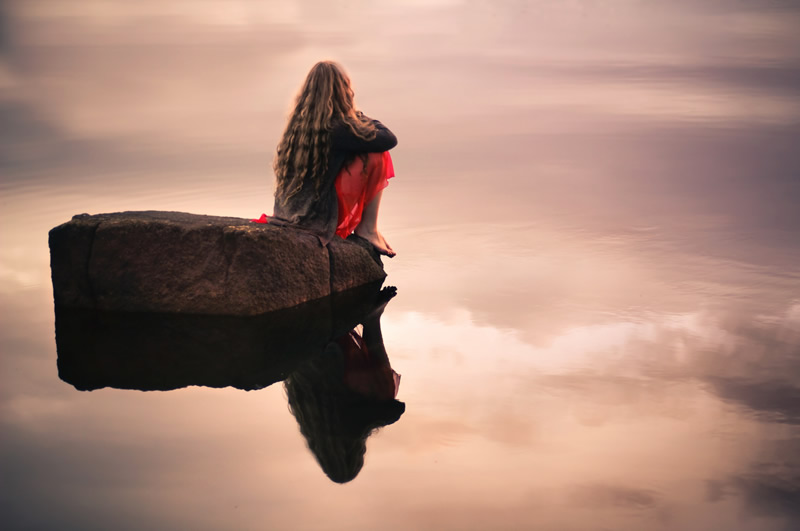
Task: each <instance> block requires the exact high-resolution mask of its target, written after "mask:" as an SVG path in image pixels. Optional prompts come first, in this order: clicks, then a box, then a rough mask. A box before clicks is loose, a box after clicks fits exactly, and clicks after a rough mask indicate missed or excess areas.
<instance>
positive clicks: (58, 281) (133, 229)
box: [50, 211, 386, 315]
mask: <svg viewBox="0 0 800 531" xmlns="http://www.w3.org/2000/svg"><path fill="white" fill-rule="evenodd" d="M50 266H51V270H52V277H53V296H54V299H55V303H56V304H57V305H59V306H63V307H70V308H88V309H97V310H111V311H135V312H181V313H192V314H216V315H258V314H262V313H265V312H269V311H273V310H277V309H281V308H288V307H291V306H295V305H297V304H300V303H303V302H306V301H310V300H314V299H319V298H321V297H325V296H327V295H330V294H331V293H335V292H340V291H344V290H347V289H349V288H353V287H356V286H360V285H364V284H368V283H371V282H374V281H378V280H383V279H384V278H385V276H386V274H385V273H384V271H383V267H382V264H381V262H380V258H379V257H378V255H377V254H376V253H375V252H374V250H373V249H372V247H371V245H369V243H367V242H366V241H364V240H362V239H361V238H358V237H356V236H351V238H349V239H348V240H347V241H345V240H341V239H338V238H337V239H335V241H333V242H331V243H330V244H328V246H322V245H321V244H320V241H319V239H318V238H317V237H316V236H315V235H313V234H311V233H308V232H306V231H303V230H299V229H294V228H290V227H277V226H274V225H271V224H266V225H261V224H256V223H251V222H249V221H248V220H246V219H241V218H229V217H217V216H200V215H195V214H185V213H181V212H154V211H150V212H122V213H116V214H99V215H95V216H90V215H88V214H81V215H78V216H75V217H73V218H72V220H71V221H69V222H67V223H65V224H63V225H59V226H58V227H56V228H54V229H53V230H51V231H50Z"/></svg>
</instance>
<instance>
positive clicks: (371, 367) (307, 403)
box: [285, 288, 405, 483]
mask: <svg viewBox="0 0 800 531" xmlns="http://www.w3.org/2000/svg"><path fill="white" fill-rule="evenodd" d="M394 295H395V290H394V288H386V289H384V290H383V291H381V298H382V300H381V301H379V303H378V305H377V307H376V308H375V310H374V311H373V312H372V313H370V315H368V316H367V317H366V319H365V320H364V323H363V325H364V330H363V337H361V336H359V334H358V333H357V332H356V331H355V330H353V331H351V332H348V333H346V334H344V335H343V336H341V337H339V338H337V339H335V340H334V341H331V342H330V343H329V344H328V346H327V347H326V348H325V351H324V352H323V353H322V355H320V356H317V357H316V358H314V359H312V360H310V361H309V362H307V363H306V364H305V365H303V366H302V367H300V368H299V369H298V370H296V371H295V372H293V373H292V374H291V375H290V376H289V377H288V378H287V379H286V381H285V385H286V394H287V396H288V398H289V409H290V410H291V412H292V413H293V414H294V416H295V417H296V418H297V423H298V424H299V426H300V432H301V433H302V434H303V436H304V437H305V438H306V441H307V442H308V447H309V448H310V449H311V451H312V452H313V454H314V456H315V457H316V458H317V461H318V462H319V464H320V466H321V467H322V469H323V470H324V471H325V473H326V474H327V475H328V477H329V478H331V479H332V480H333V481H336V482H337V483H346V482H348V481H350V480H352V479H353V478H355V477H356V476H357V475H358V473H359V472H360V471H361V468H362V467H363V466H364V454H365V453H366V451H367V445H366V443H367V438H368V437H369V436H370V434H372V432H373V431H375V430H376V429H377V428H380V427H382V426H386V425H389V424H392V423H394V422H396V421H397V420H398V419H399V418H400V416H401V415H402V414H403V412H404V411H405V404H403V403H402V402H399V401H397V400H395V396H396V395H397V388H398V385H399V383H400V375H398V374H397V373H396V372H395V371H393V370H392V367H391V365H390V364H389V358H388V356H387V355H386V350H385V348H384V346H383V338H382V336H381V329H380V316H381V314H382V313H383V309H384V307H385V306H386V303H387V302H388V301H389V299H391V298H392V297H393V296H394Z"/></svg>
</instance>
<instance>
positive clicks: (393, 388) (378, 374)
mask: <svg viewBox="0 0 800 531" xmlns="http://www.w3.org/2000/svg"><path fill="white" fill-rule="evenodd" d="M336 343H338V345H339V346H340V347H341V348H342V352H344V359H345V362H344V383H345V385H347V387H349V388H350V389H351V390H353V391H355V392H356V393H359V394H362V395H364V396H368V397H371V398H376V399H378V400H391V399H393V398H396V397H397V390H398V389H399V387H400V375H399V374H397V373H396V372H395V371H394V370H393V369H392V367H391V366H390V365H389V360H388V359H386V358H384V359H383V360H381V359H380V358H378V357H377V356H373V355H371V354H370V353H369V351H368V350H367V346H366V345H365V344H364V340H363V339H361V336H359V335H358V334H357V333H356V332H355V331H354V330H353V331H350V332H348V333H347V334H345V335H343V336H341V337H340V338H339V339H337V340H336Z"/></svg>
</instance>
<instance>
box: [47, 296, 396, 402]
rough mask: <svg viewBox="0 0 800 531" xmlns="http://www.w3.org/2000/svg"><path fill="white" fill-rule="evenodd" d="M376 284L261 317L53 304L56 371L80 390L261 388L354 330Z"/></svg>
mask: <svg viewBox="0 0 800 531" xmlns="http://www.w3.org/2000/svg"><path fill="white" fill-rule="evenodd" d="M379 287H380V282H377V283H373V284H370V285H365V286H361V287H359V288H354V289H351V290H347V291H344V292H341V293H337V294H335V295H333V296H331V297H326V298H323V299H319V300H315V301H311V302H308V303H304V304H302V305H299V306H296V307H293V308H289V309H284V310H278V311H275V312H271V313H268V314H264V315H259V316H230V315H229V316H212V315H183V314H175V313H171V314H164V313H162V314H158V313H128V312H105V311H98V310H85V309H74V308H66V307H63V306H56V346H57V350H58V371H59V376H60V377H61V379H62V380H64V381H66V382H68V383H70V384H72V385H74V386H75V387H76V388H77V389H80V390H93V389H99V388H102V387H115V388H119V389H140V390H168V389H177V388H180V387H186V386H188V385H203V386H208V387H226V386H232V387H236V388H239V389H247V390H251V389H260V388H263V387H266V386H268V385H270V384H272V383H275V382H277V381H280V380H282V379H284V378H285V377H286V375H287V374H289V373H290V372H292V371H293V370H294V369H295V368H296V367H297V366H298V365H300V364H301V363H303V362H304V361H305V360H307V359H309V358H310V357H312V356H317V355H319V353H320V352H322V351H323V350H324V349H325V346H326V345H327V344H328V342H329V341H330V340H331V339H332V338H334V337H337V336H339V335H341V334H343V333H345V332H347V331H348V330H350V329H352V328H353V327H354V326H355V325H356V324H357V323H359V322H360V320H361V319H362V318H363V316H364V315H365V313H366V312H367V311H369V309H371V308H372V304H373V303H374V300H375V297H376V295H377V293H378V290H379Z"/></svg>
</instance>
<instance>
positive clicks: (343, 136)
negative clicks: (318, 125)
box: [331, 120, 397, 153]
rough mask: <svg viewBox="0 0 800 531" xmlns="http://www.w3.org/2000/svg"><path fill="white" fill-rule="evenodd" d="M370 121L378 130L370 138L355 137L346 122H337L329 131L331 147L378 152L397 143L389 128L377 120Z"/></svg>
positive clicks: (357, 151)
mask: <svg viewBox="0 0 800 531" xmlns="http://www.w3.org/2000/svg"><path fill="white" fill-rule="evenodd" d="M372 123H374V124H375V127H376V128H377V130H378V132H377V134H376V135H375V138H373V139H372V140H364V139H363V138H359V137H357V136H356V135H354V134H353V132H352V131H351V130H350V128H349V127H348V126H347V125H346V124H343V123H340V124H337V125H336V127H334V129H333V131H331V148H332V149H336V150H340V151H349V152H353V153H380V152H383V151H389V150H390V149H392V148H393V147H395V146H396V145H397V137H395V136H394V133H392V132H391V131H389V128H387V127H386V126H385V125H383V124H382V123H380V122H379V121H378V120H372Z"/></svg>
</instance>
